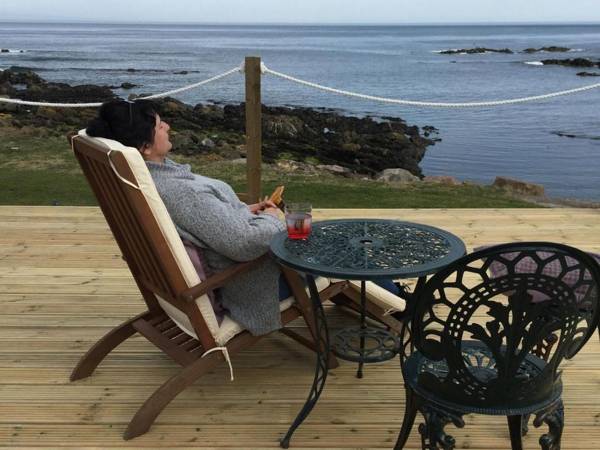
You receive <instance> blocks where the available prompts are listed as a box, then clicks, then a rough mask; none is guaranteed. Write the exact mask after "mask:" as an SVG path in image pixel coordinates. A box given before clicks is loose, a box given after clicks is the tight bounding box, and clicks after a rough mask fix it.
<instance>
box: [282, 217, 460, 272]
mask: <svg viewBox="0 0 600 450" xmlns="http://www.w3.org/2000/svg"><path fill="white" fill-rule="evenodd" d="M271 253H272V255H273V256H274V257H275V259H276V260H277V261H279V262H280V263H281V264H283V265H285V266H288V267H291V268H292V269H295V270H298V271H300V272H304V273H310V274H314V275H323V276H327V277H331V278H340V279H344V280H348V279H350V280H376V279H385V278H392V279H395V278H413V277H420V276H424V275H429V274H431V273H435V272H437V271H438V270H440V269H441V268H443V267H445V266H447V265H448V264H450V263H451V262H453V261H455V260H456V259H458V258H460V257H461V256H463V255H464V254H465V253H466V248H465V244H464V243H463V241H462V240H461V239H460V238H458V237H457V236H455V235H453V234H452V233H449V232H448V231H445V230H441V229H439V228H435V227H431V226H429V225H422V224H418V223H412V222H402V221H398V220H382V219H342V220H326V221H321V222H314V223H313V224H312V232H311V234H310V236H309V237H308V239H305V240H292V239H288V237H287V232H285V231H283V232H281V233H278V234H277V235H275V236H274V237H273V240H272V241H271Z"/></svg>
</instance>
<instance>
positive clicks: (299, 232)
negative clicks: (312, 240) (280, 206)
mask: <svg viewBox="0 0 600 450" xmlns="http://www.w3.org/2000/svg"><path fill="white" fill-rule="evenodd" d="M285 223H286V225H287V233H288V237H289V238H290V239H306V238H308V235H309V234H310V231H311V229H312V215H311V214H310V213H302V212H300V213H288V214H286V215H285Z"/></svg>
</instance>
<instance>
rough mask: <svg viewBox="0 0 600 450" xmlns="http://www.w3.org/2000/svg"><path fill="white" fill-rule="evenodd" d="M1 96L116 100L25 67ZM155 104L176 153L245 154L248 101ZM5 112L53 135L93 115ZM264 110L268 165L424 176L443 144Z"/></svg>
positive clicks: (315, 114)
mask: <svg viewBox="0 0 600 450" xmlns="http://www.w3.org/2000/svg"><path fill="white" fill-rule="evenodd" d="M0 96H5V97H10V98H18V99H22V100H30V101H45V102H60V103H88V102H103V101H107V100H110V99H114V98H118V97H117V95H116V94H115V93H114V92H113V91H112V88H111V87H110V86H96V85H80V86H70V85H68V84H65V83H51V82H47V81H46V80H44V79H43V78H42V77H40V76H39V75H38V74H36V73H35V72H33V71H31V70H28V69H25V68H10V69H7V70H5V71H2V72H0ZM157 103H158V105H159V108H160V110H161V115H162V116H163V117H164V118H165V120H166V121H168V122H169V123H170V124H171V128H172V130H173V132H172V141H173V149H174V152H175V153H180V154H184V155H188V156H189V155H212V156H213V157H214V158H216V159H219V158H221V159H237V158H243V157H245V148H244V147H245V146H244V141H245V137H244V129H245V118H244V117H245V116H244V104H237V105H218V104H197V105H195V106H192V105H188V104H185V103H182V102H180V101H178V100H176V99H174V98H165V99H161V100H159V101H157ZM0 113H3V114H2V123H3V124H4V125H10V126H13V127H16V128H20V127H35V128H36V129H39V130H40V131H45V132H50V133H52V134H54V133H57V132H58V133H66V132H69V131H73V130H76V129H80V128H84V127H85V125H86V124H87V123H88V122H89V120H90V119H91V118H92V117H93V116H94V115H95V113H96V110H95V109H92V108H51V107H24V106H17V105H11V104H5V103H0ZM262 113H263V150H262V151H263V160H264V161H265V162H274V161H277V160H281V159H284V160H295V161H299V162H304V163H310V164H315V165H328V166H338V167H341V168H342V169H341V171H342V172H344V173H349V174H357V175H362V176H365V175H366V176H374V175H376V174H378V173H380V172H381V171H383V170H385V169H390V168H393V169H403V170H406V171H408V172H410V173H411V174H412V175H414V176H415V177H417V178H422V177H423V173H422V171H421V168H420V167H419V162H420V161H421V160H422V159H423V157H424V155H425V152H426V150H427V147H429V146H430V145H434V143H435V141H436V140H439V138H437V130H436V129H435V128H434V127H432V126H425V127H423V128H422V129H420V128H419V127H418V126H416V125H408V124H406V122H405V121H404V120H402V119H400V118H393V117H385V118H377V119H375V118H371V117H363V118H359V117H349V116H343V115H341V114H339V113H338V112H336V111H333V110H317V109H311V108H302V107H294V108H292V107H269V106H264V105H263V108H262Z"/></svg>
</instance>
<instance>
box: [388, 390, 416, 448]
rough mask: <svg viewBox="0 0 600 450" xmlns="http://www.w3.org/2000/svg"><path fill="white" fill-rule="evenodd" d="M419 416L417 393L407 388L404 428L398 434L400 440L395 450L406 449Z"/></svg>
mask: <svg viewBox="0 0 600 450" xmlns="http://www.w3.org/2000/svg"><path fill="white" fill-rule="evenodd" d="M416 416H417V402H416V398H415V393H414V392H413V391H412V389H411V388H409V387H406V405H405V407H404V419H403V420H402V428H401V429H400V433H399V434H398V440H397V441H396V445H395V447H394V450H402V449H403V448H404V444H406V441H407V440H408V436H409V435H410V431H411V430H412V427H413V425H414V423H415V417H416Z"/></svg>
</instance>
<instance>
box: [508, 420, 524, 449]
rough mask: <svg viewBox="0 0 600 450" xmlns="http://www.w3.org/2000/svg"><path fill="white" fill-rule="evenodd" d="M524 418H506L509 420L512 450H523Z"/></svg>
mask: <svg viewBox="0 0 600 450" xmlns="http://www.w3.org/2000/svg"><path fill="white" fill-rule="evenodd" d="M523 417H524V416H521V415H518V416H506V418H507V419H508V430H509V432H510V445H511V448H512V450H523V441H522V436H521V432H522V429H523V428H522V426H523Z"/></svg>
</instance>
